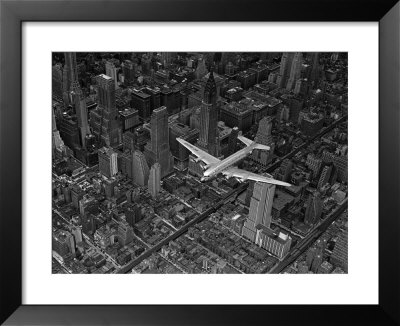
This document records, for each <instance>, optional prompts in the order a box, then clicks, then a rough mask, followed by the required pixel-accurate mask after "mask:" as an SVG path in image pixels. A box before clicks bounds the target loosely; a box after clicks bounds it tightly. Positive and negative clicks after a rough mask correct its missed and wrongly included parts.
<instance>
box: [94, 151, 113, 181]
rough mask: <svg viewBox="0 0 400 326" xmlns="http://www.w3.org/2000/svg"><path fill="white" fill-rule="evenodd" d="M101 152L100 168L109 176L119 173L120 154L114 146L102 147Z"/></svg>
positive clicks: (103, 173) (101, 171)
mask: <svg viewBox="0 0 400 326" xmlns="http://www.w3.org/2000/svg"><path fill="white" fill-rule="evenodd" d="M98 153H99V170H100V173H101V174H102V175H104V176H106V177H107V178H111V177H113V176H114V175H116V174H117V173H118V154H117V153H116V152H114V150H113V149H112V148H107V147H102V148H100V149H99V151H98Z"/></svg>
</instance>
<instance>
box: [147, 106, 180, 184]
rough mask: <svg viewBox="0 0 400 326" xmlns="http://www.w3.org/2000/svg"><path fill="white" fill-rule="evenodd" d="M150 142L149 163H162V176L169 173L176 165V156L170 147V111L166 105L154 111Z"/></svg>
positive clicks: (148, 148) (148, 150)
mask: <svg viewBox="0 0 400 326" xmlns="http://www.w3.org/2000/svg"><path fill="white" fill-rule="evenodd" d="M150 129H151V130H150V142H149V143H148V144H147V145H146V147H145V156H146V159H147V162H148V163H149V165H153V164H154V163H156V162H158V163H160V165H161V177H164V176H166V175H167V174H169V173H170V172H171V171H172V169H173V166H174V158H173V156H172V154H171V152H170V149H169V128H168V112H167V108H166V107H165V106H161V107H159V108H158V109H155V110H154V111H153V114H152V115H151V121H150Z"/></svg>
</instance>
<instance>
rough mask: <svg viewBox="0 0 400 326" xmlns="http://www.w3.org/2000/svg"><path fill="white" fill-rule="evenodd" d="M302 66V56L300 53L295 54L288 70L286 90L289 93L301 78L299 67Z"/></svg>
mask: <svg viewBox="0 0 400 326" xmlns="http://www.w3.org/2000/svg"><path fill="white" fill-rule="evenodd" d="M302 65H303V55H302V54H301V52H296V53H295V54H294V57H293V61H292V65H291V68H290V75H289V80H288V82H287V84H286V89H287V90H289V91H291V90H292V89H294V88H295V86H296V82H297V81H298V80H299V79H300V77H301V67H302Z"/></svg>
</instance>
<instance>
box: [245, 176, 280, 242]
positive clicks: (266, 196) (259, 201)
mask: <svg viewBox="0 0 400 326" xmlns="http://www.w3.org/2000/svg"><path fill="white" fill-rule="evenodd" d="M275 187H276V186H275V185H273V184H269V183H264V182H256V183H255V184H254V190H253V196H252V197H251V200H250V208H249V216H248V218H247V220H246V221H245V222H244V225H243V229H242V235H243V236H245V237H246V238H248V239H250V240H251V241H255V240H256V232H257V230H256V227H257V225H259V224H262V225H263V226H265V227H267V228H269V226H270V224H271V211H272V204H273V199H274V194H275Z"/></svg>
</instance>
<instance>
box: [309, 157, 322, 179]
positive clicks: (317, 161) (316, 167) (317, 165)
mask: <svg viewBox="0 0 400 326" xmlns="http://www.w3.org/2000/svg"><path fill="white" fill-rule="evenodd" d="M321 165H322V159H321V158H319V157H317V156H315V154H311V153H310V154H308V155H307V160H306V166H307V167H308V168H309V169H310V170H311V171H312V172H313V178H315V177H317V176H318V174H319V171H320V169H321Z"/></svg>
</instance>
